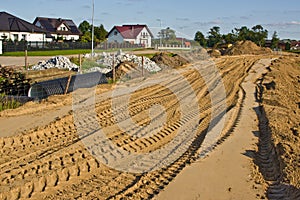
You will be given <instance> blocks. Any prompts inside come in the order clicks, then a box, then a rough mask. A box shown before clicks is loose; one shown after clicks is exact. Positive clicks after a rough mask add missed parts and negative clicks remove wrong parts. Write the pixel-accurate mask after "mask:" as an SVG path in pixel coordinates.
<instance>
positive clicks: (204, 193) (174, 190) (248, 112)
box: [157, 59, 271, 200]
mask: <svg viewBox="0 0 300 200" xmlns="http://www.w3.org/2000/svg"><path fill="white" fill-rule="evenodd" d="M270 64H271V60H270V59H265V60H261V61H259V62H257V63H256V64H255V65H253V66H252V68H251V70H250V72H249V75H248V76H247V77H246V78H245V81H244V82H243V83H242V85H241V86H242V89H243V90H244V91H245V99H244V102H243V105H242V106H243V109H242V111H241V116H240V118H239V122H238V124H237V126H236V127H235V129H234V131H233V132H232V136H231V137H229V138H228V139H227V140H226V141H225V142H224V144H222V145H220V146H219V147H217V149H216V150H215V151H214V152H212V153H211V154H209V157H208V158H204V159H201V160H199V161H197V162H196V163H194V164H192V165H191V166H189V167H187V168H185V169H184V170H183V171H182V172H181V173H180V174H179V175H178V176H177V177H176V178H175V180H174V181H173V182H171V183H170V185H169V186H167V187H166V188H165V190H163V191H162V192H161V193H160V194H159V195H158V196H157V199H211V200H213V199H224V200H227V199H249V200H251V199H255V198H264V188H263V187H262V186H261V185H258V184H255V182H254V180H253V178H252V164H251V163H252V162H251V161H252V156H253V155H251V153H250V152H251V151H254V150H256V143H257V142H258V139H257V138H256V137H255V135H254V132H255V131H258V126H257V116H256V113H255V111H254V108H255V107H257V106H258V103H256V99H255V96H254V93H255V86H256V84H255V82H256V80H257V78H259V77H260V76H261V74H262V72H263V71H264V69H265V68H266V67H268V66H269V65H270ZM203 172H204V173H203Z"/></svg>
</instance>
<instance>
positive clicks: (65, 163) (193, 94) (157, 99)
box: [0, 56, 263, 199]
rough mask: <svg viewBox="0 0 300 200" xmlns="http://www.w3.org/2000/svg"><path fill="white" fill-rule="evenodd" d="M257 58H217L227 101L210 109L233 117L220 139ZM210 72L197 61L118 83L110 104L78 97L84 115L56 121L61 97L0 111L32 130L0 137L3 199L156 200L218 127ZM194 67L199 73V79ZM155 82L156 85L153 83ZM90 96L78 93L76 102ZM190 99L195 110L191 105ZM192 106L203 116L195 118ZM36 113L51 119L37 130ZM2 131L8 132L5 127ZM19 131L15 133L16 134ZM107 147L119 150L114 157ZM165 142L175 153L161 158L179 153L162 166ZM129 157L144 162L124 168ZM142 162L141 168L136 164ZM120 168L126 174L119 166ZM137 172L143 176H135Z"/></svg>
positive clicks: (107, 99)
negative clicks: (209, 132) (214, 123)
mask: <svg viewBox="0 0 300 200" xmlns="http://www.w3.org/2000/svg"><path fill="white" fill-rule="evenodd" d="M261 58H263V57H261V56H256V57H253V56H242V57H239V58H236V57H235V58H231V57H224V58H221V59H218V60H216V65H217V67H218V69H219V70H220V75H221V76H222V81H223V84H224V87H225V92H226V95H227V98H226V99H221V100H220V101H218V102H217V104H215V105H213V106H215V108H216V110H217V111H218V113H219V114H220V113H223V112H224V110H222V109H220V110H218V109H219V108H222V107H221V105H225V109H226V110H227V111H228V112H230V113H231V115H230V117H229V118H228V119H227V123H226V127H225V129H224V131H225V132H224V133H222V134H224V135H226V133H227V132H228V131H227V132H226V130H231V129H232V127H233V126H234V125H235V120H236V119H237V117H238V112H236V111H235V108H236V105H237V102H238V101H239V96H238V93H239V92H240V87H239V85H240V84H241V83H242V81H243V79H244V78H245V77H246V76H247V75H248V71H249V70H250V69H251V67H252V66H253V65H254V64H255V63H256V62H257V61H258V60H260V59H261ZM208 66H209V65H205V64H203V63H202V64H199V63H198V64H196V65H194V66H193V65H192V66H190V67H186V68H184V69H180V70H173V71H172V70H170V71H168V72H165V73H159V74H156V75H153V76H152V77H151V78H150V79H147V80H145V81H146V82H147V81H148V82H147V83H151V84H150V85H149V86H148V87H145V88H139V86H140V85H142V84H143V83H144V82H140V80H139V81H138V82H134V81H133V82H127V83H124V84H122V85H118V87H119V88H121V90H120V91H121V92H120V93H118V95H116V96H114V98H111V97H112V96H111V95H112V93H111V92H107V93H105V90H103V88H101V87H99V88H97V89H96V94H97V95H98V96H97V98H96V99H95V104H93V102H92V103H91V102H90V100H92V98H85V99H84V98H83V99H80V101H79V102H80V104H79V105H78V106H79V107H77V108H83V109H75V111H73V112H72V113H71V112H67V114H66V112H63V114H60V116H55V114H54V113H57V111H56V109H57V108H60V107H61V106H62V105H61V104H59V103H58V102H61V100H62V99H61V97H56V98H58V100H55V97H53V98H54V99H52V100H51V101H50V102H47V101H45V102H43V103H40V104H39V103H34V104H28V105H25V106H24V107H22V108H20V109H16V110H14V111H6V112H4V113H2V114H1V117H0V120H8V118H11V119H10V120H13V119H14V117H16V118H15V119H17V118H18V117H20V116H28V118H27V119H28V121H27V123H28V124H31V125H30V126H29V127H34V128H32V129H28V128H25V129H24V126H22V125H21V124H18V123H17V124H16V125H15V130H16V131H15V132H14V133H13V134H11V133H9V132H7V133H5V135H10V134H11V135H12V136H10V137H5V138H0V147H1V149H0V179H1V183H0V198H1V199H21V198H32V199H41V198H44V199H75V198H78V199H80V198H81V199H94V198H99V199H121V198H128V199H145V198H151V197H153V196H155V195H156V194H158V193H159V192H160V191H161V190H162V189H163V188H164V187H165V186H166V185H168V184H169V183H170V182H171V181H172V180H173V179H174V178H175V177H176V176H177V175H178V174H179V172H180V171H181V170H182V169H183V168H184V167H185V166H186V165H188V164H190V163H191V162H194V160H196V159H198V153H199V148H200V147H201V145H202V143H203V140H204V138H205V136H206V131H207V129H208V127H209V125H210V124H211V121H212V120H213V121H218V120H217V118H215V119H211V117H212V116H214V115H212V107H211V104H212V103H211V98H210V94H209V93H210V92H215V93H218V91H219V89H220V88H219V87H218V84H217V83H218V79H217V75H214V76H212V77H210V79H209V81H208V82H209V83H210V84H211V86H212V88H210V90H209V91H210V92H208V88H207V86H206V83H205V78H204V77H205V73H207V74H209V73H208V72H209V69H210V68H209V67H208ZM199 67H200V68H202V69H203V70H204V71H203V72H204V74H200V73H199V71H198V68H199ZM157 80H159V81H160V82H155V81H157ZM154 83H155V84H154ZM137 86H138V88H136V87H137ZM131 89H136V90H134V91H132V92H131V93H130V98H129V99H127V100H126V98H125V99H124V98H123V97H124V95H122V92H123V91H130V90H131ZM115 91H116V90H115ZM80 92H82V93H80ZM89 92H91V93H89ZM103 92H104V93H103ZM92 93H93V91H85V90H80V91H79V93H78V96H77V97H82V96H83V97H85V96H86V95H88V94H92ZM73 97H74V94H73ZM91 97H92V96H91ZM193 100H195V102H196V103H197V104H196V105H195V104H192V103H191V104H190V105H189V102H192V101H193ZM63 102H64V103H63V104H64V105H65V106H71V105H72V95H69V96H66V97H65V99H64V100H63ZM75 102H76V98H75ZM114 102H115V103H114ZM53 103H56V104H57V105H54V104H53ZM75 105H76V104H75ZM48 106H50V107H48ZM51 106H52V107H51ZM73 106H74V103H73ZM80 106H82V107H80ZM189 106H190V107H189ZM197 107H198V109H199V111H200V112H194V111H195V109H196V108H197ZM182 108H183V109H182ZM41 110H45V112H47V113H48V115H49V116H51V117H47V118H45V121H44V122H43V123H37V124H36V122H35V120H36V119H35V118H30V116H31V115H35V114H36V115H38V113H40V112H41ZM67 110H68V109H67ZM125 111H127V115H126V112H125ZM233 111H234V112H233ZM51 113H52V114H51ZM91 113H93V114H94V115H90V114H91ZM124 113H125V114H124ZM53 116H55V118H54V119H53ZM128 116H130V120H129V118H128ZM218 116H219V115H218ZM78 119H79V120H78ZM161 122H164V123H161ZM195 122H197V123H195ZM35 124H36V126H34V125H35ZM149 125H150V126H149ZM3 126H5V124H3ZM26 127H27V126H26ZM99 127H100V129H101V131H103V132H104V133H105V136H106V138H108V142H103V143H99V142H102V140H101V135H100V132H99V130H100V129H99ZM149 127H150V128H149ZM2 130H8V131H9V129H7V128H6V129H5V128H2ZM180 130H186V131H183V132H181V131H180ZM16 132H18V135H15V134H16ZM178 133H181V134H183V136H190V135H191V134H190V133H193V135H192V137H186V140H185V141H186V142H184V141H181V140H180V139H178V140H177V139H176V137H177V135H178ZM173 141H175V142H173ZM176 142H178V143H176ZM111 144H113V145H115V146H117V147H118V148H119V149H120V150H119V151H115V150H114V149H112V147H113V146H111ZM168 144H171V145H170V148H171V151H170V152H172V153H169V154H166V156H167V158H172V156H173V155H174V154H173V152H175V154H176V152H179V154H180V156H178V157H177V158H176V159H175V160H173V161H172V162H171V163H169V164H165V163H163V162H164V161H163V160H159V159H156V158H155V157H152V158H151V157H149V155H151V153H152V152H159V150H161V149H163V148H162V147H164V146H167V145H168ZM124 152H127V153H124ZM161 153H166V152H164V151H161ZM181 154H182V155H181ZM129 155H147V156H140V157H136V159H135V160H134V162H129V161H128V160H129V159H128V158H129ZM176 155H177V154H176ZM96 158H98V159H96ZM138 158H140V159H138ZM119 159H120V160H122V161H124V162H123V163H121V164H122V165H115V166H113V167H112V165H111V164H112V163H115V162H114V161H117V160H119ZM166 160H168V159H166ZM131 161H132V160H131ZM140 161H141V163H142V165H139V163H137V162H140ZM158 161H160V162H158ZM153 162H154V164H156V165H157V166H159V168H158V169H157V170H155V171H151V170H150V171H143V169H144V168H143V167H146V168H147V167H149V166H150V167H152V168H155V166H156V165H155V166H154V165H153ZM124 166H125V168H126V170H125V169H124V168H122V167H124ZM141 168H143V169H141ZM139 170H140V173H136V172H137V171H139Z"/></svg>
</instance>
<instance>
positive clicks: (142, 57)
mask: <svg viewBox="0 0 300 200" xmlns="http://www.w3.org/2000/svg"><path fill="white" fill-rule="evenodd" d="M142 77H144V56H142Z"/></svg>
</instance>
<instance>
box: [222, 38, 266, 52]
mask: <svg viewBox="0 0 300 200" xmlns="http://www.w3.org/2000/svg"><path fill="white" fill-rule="evenodd" d="M269 53H272V50H271V49H269V48H264V47H259V46H257V45H256V44H255V43H254V42H251V41H239V42H237V43H236V44H235V45H233V46H232V47H230V48H228V49H227V50H226V51H225V52H224V55H244V54H252V55H260V54H269Z"/></svg>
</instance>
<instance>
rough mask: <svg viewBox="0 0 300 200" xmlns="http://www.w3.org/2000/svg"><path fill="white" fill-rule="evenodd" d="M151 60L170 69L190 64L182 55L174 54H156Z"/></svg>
mask: <svg viewBox="0 0 300 200" xmlns="http://www.w3.org/2000/svg"><path fill="white" fill-rule="evenodd" d="M151 60H152V61H154V62H155V63H157V64H158V65H162V66H168V67H180V66H182V65H186V64H188V63H189V61H188V60H186V59H185V58H183V57H181V56H180V55H178V54H172V53H159V54H155V55H154V56H153V58H151Z"/></svg>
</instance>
